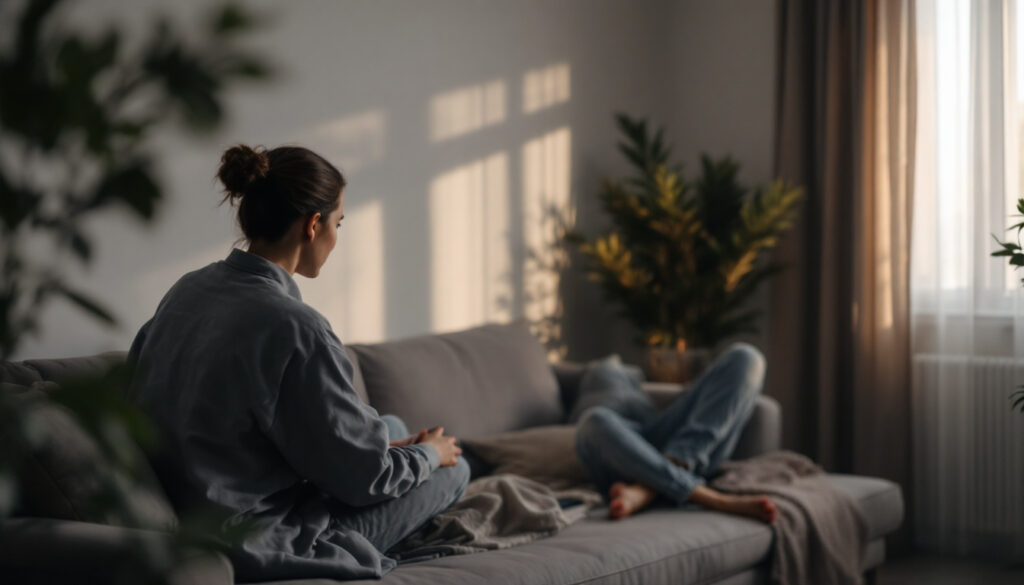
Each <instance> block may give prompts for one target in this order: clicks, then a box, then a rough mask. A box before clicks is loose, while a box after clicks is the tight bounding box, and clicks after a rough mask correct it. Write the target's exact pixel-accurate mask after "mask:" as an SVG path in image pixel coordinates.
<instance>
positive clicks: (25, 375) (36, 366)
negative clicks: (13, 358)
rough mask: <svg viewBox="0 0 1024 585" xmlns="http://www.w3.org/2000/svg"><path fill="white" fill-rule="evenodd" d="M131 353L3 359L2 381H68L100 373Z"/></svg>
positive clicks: (115, 352) (20, 382) (0, 377)
mask: <svg viewBox="0 0 1024 585" xmlns="http://www.w3.org/2000/svg"><path fill="white" fill-rule="evenodd" d="M127 355H128V353H127V352H124V351H108V352H106V353H100V354H96V355H90V356H84V357H73V358H57V359H38V360H25V361H23V362H0V382H6V383H9V384H23V385H26V386H27V385H29V384H32V383H33V382H43V381H45V382H57V383H58V384H59V383H62V382H67V381H68V380H73V379H76V378H92V377H98V376H100V375H102V374H104V373H106V372H107V370H109V369H110V368H111V367H113V366H114V365H116V364H119V363H121V362H123V361H124V360H125V356H127Z"/></svg>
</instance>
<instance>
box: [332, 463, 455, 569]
mask: <svg viewBox="0 0 1024 585" xmlns="http://www.w3.org/2000/svg"><path fill="white" fill-rule="evenodd" d="M468 484H469V464H467V463H466V460H465V459H463V458H461V457H459V462H458V463H457V464H456V465H454V466H452V467H440V468H438V469H437V470H435V471H434V473H432V474H430V478H428V479H427V480H426V481H424V482H423V483H421V484H420V485H418V486H416V487H415V488H413V489H411V490H409V491H408V492H406V493H405V494H404V495H402V496H401V497H399V498H396V499H394V500H388V501H386V502H381V503H379V504H374V505H372V506H364V507H361V508H353V507H345V509H344V510H342V511H340V512H339V513H337V514H336V515H335V516H334V527H335V528H344V529H350V530H355V531H356V532H358V533H360V534H362V535H363V536H364V537H366V539H367V540H369V541H370V542H371V543H373V546H374V547H376V548H377V550H379V551H381V552H382V553H385V554H386V553H387V552H388V551H389V550H391V549H392V548H394V547H395V545H397V544H398V543H400V542H401V541H402V540H403V539H404V538H405V537H407V536H409V535H410V534H412V533H414V532H416V531H417V530H419V529H420V528H422V527H423V525H424V524H426V523H427V522H429V521H430V520H431V519H432V518H433V517H434V516H437V515H438V514H440V513H441V512H444V511H445V510H447V509H448V508H449V507H450V506H451V505H452V504H454V503H455V502H457V501H458V500H459V498H460V497H462V493H463V492H465V491H466V486H467V485H468Z"/></svg>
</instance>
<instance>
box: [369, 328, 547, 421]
mask: <svg viewBox="0 0 1024 585" xmlns="http://www.w3.org/2000/svg"><path fill="white" fill-rule="evenodd" d="M350 347H351V348H352V349H354V350H355V352H356V354H357V355H358V359H359V367H360V369H361V370H362V375H363V379H364V380H365V383H366V392H367V395H368V396H369V398H370V404H371V405H372V406H373V407H374V408H376V409H377V410H378V411H379V412H380V413H382V414H395V415H398V416H399V417H401V418H402V420H403V421H405V423H406V425H407V426H408V427H409V429H410V430H412V431H416V430H418V429H421V428H425V427H433V426H436V425H442V426H444V427H445V430H446V431H447V432H448V433H450V434H453V435H455V436H459V437H477V436H484V435H491V434H495V433H502V432H505V431H511V430H516V429H521V428H525V427H531V426H538V425H550V424H557V423H559V422H561V420H562V412H563V411H562V405H561V402H560V399H559V393H558V382H557V380H556V379H555V375H554V373H552V371H551V366H550V365H549V364H548V361H547V356H546V355H545V351H544V347H543V346H542V345H541V344H540V343H539V342H538V341H537V339H536V338H534V336H533V334H531V333H530V330H529V327H528V326H527V324H526V323H525V322H524V321H517V322H515V323H511V324H508V325H485V326H483V327H477V328H474V329H469V330H467V331H460V332H457V333H447V334H442V335H427V336H422V337H414V338H411V339H404V340H400V341H393V342H389V343H380V344H375V345H352V346H350Z"/></svg>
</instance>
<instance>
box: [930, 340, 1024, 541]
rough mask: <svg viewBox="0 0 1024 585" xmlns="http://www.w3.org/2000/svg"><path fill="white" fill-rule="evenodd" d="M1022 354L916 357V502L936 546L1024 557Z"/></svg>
mask: <svg viewBox="0 0 1024 585" xmlns="http://www.w3.org/2000/svg"><path fill="white" fill-rule="evenodd" d="M1021 384H1024V361H1022V360H1020V359H1014V358H978V357H966V356H946V355H930V354H918V355H916V356H915V357H914V395H913V405H914V406H913V409H914V417H913V421H914V434H913V436H914V450H913V456H914V472H915V478H916V479H915V494H914V501H913V502H911V503H912V505H913V506H914V511H915V517H916V521H915V524H916V528H917V531H916V532H917V535H918V544H920V545H921V546H923V547H924V548H926V549H927V550H931V551H934V552H939V553H945V554H961V555H965V554H972V555H985V556H992V557H1000V558H1012V559H1022V558H1024V413H1022V412H1020V411H1019V410H1011V400H1010V394H1012V393H1013V392H1014V391H1016V390H1017V389H1018V388H1017V387H1018V386H1020V385H1021Z"/></svg>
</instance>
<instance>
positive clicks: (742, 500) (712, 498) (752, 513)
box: [689, 486, 779, 524]
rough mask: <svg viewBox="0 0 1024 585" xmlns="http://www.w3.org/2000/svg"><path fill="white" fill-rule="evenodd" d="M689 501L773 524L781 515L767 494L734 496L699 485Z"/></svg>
mask: <svg viewBox="0 0 1024 585" xmlns="http://www.w3.org/2000/svg"><path fill="white" fill-rule="evenodd" d="M689 501H691V502H693V503H695V504H700V505H701V506H704V507H705V508H710V509H712V510H718V511H719V512H725V513H727V514H737V515H739V516H747V517H748V518H753V519H755V520H760V521H762V522H767V523H768V524H771V523H772V522H775V521H776V520H777V519H778V517H779V510H778V508H777V507H776V506H775V503H774V502H772V501H771V500H770V499H769V498H768V497H767V496H734V495H730V494H723V493H720V492H717V491H715V490H713V489H711V488H709V487H705V486H697V488H696V489H695V490H693V492H692V493H691V494H690V499H689Z"/></svg>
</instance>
